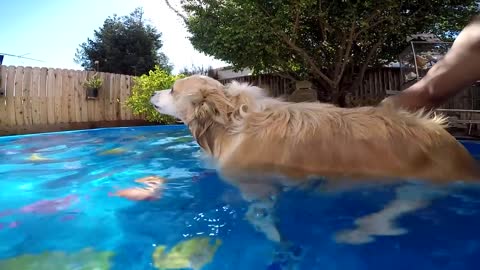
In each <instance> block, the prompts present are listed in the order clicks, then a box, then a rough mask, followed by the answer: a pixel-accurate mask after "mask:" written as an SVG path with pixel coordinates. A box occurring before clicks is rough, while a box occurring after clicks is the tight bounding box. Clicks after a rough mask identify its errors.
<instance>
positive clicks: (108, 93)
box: [102, 74, 116, 121]
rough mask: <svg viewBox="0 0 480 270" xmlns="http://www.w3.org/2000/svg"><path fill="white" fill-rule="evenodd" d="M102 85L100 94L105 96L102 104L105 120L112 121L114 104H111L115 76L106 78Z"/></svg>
mask: <svg viewBox="0 0 480 270" xmlns="http://www.w3.org/2000/svg"><path fill="white" fill-rule="evenodd" d="M109 75H110V74H109ZM104 83H105V87H104V88H103V91H102V92H104V94H105V98H104V100H105V103H104V104H103V106H104V107H105V109H104V111H105V119H107V120H109V121H111V120H113V119H114V115H115V104H114V103H113V89H114V88H115V87H116V86H115V84H116V80H115V74H111V75H110V76H106V78H105V80H104Z"/></svg>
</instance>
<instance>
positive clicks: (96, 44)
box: [74, 8, 172, 75]
mask: <svg viewBox="0 0 480 270" xmlns="http://www.w3.org/2000/svg"><path fill="white" fill-rule="evenodd" d="M161 37H162V35H161V33H159V32H158V31H157V29H155V28H154V27H153V26H151V25H149V24H147V23H146V21H145V19H144V18H143V10H142V9H141V8H137V9H135V11H133V12H132V13H131V14H130V15H129V16H122V17H118V16H117V15H113V17H108V18H107V19H106V20H105V22H104V23H103V26H102V27H100V29H98V30H95V31H94V37H93V39H90V38H88V39H87V42H84V43H82V44H80V48H79V49H77V52H76V54H75V59H74V60H75V62H76V63H78V64H80V65H82V67H83V68H85V69H87V70H94V69H95V70H97V71H102V72H111V73H119V74H127V75H141V74H146V73H147V72H148V71H149V70H152V69H153V68H154V66H155V65H159V66H161V67H162V68H163V69H165V70H168V71H171V70H172V67H171V66H170V64H169V63H168V58H167V56H166V55H165V54H163V53H161V52H160V49H161V48H162V46H163V44H162V41H161Z"/></svg>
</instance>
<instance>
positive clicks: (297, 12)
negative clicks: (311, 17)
mask: <svg viewBox="0 0 480 270" xmlns="http://www.w3.org/2000/svg"><path fill="white" fill-rule="evenodd" d="M298 6H299V3H298V1H296V2H295V23H294V25H293V38H294V40H297V34H298V27H299V25H300V8H299V7H298Z"/></svg>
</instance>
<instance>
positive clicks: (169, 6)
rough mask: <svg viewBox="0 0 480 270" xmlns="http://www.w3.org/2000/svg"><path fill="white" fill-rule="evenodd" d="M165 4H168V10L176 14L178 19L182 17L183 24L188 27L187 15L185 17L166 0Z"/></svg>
mask: <svg viewBox="0 0 480 270" xmlns="http://www.w3.org/2000/svg"><path fill="white" fill-rule="evenodd" d="M165 3H166V4H167V6H168V8H170V9H171V10H172V11H173V12H175V14H177V16H178V17H180V18H181V19H182V20H183V22H184V23H185V25H187V23H188V19H187V17H185V15H183V14H182V13H180V11H178V10H176V9H175V8H174V7H173V6H172V5H171V4H170V2H169V1H168V0H165Z"/></svg>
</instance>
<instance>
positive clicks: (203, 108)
mask: <svg viewBox="0 0 480 270" xmlns="http://www.w3.org/2000/svg"><path fill="white" fill-rule="evenodd" d="M192 104H193V107H194V118H195V119H197V120H213V121H215V122H217V123H220V124H226V123H227V121H228V115H229V113H230V112H231V111H232V109H233V105H232V104H231V102H230V100H229V99H228V97H227V96H226V95H225V93H224V92H223V91H219V90H218V89H201V90H200V91H199V93H198V95H197V96H196V97H195V98H194V99H192Z"/></svg>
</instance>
